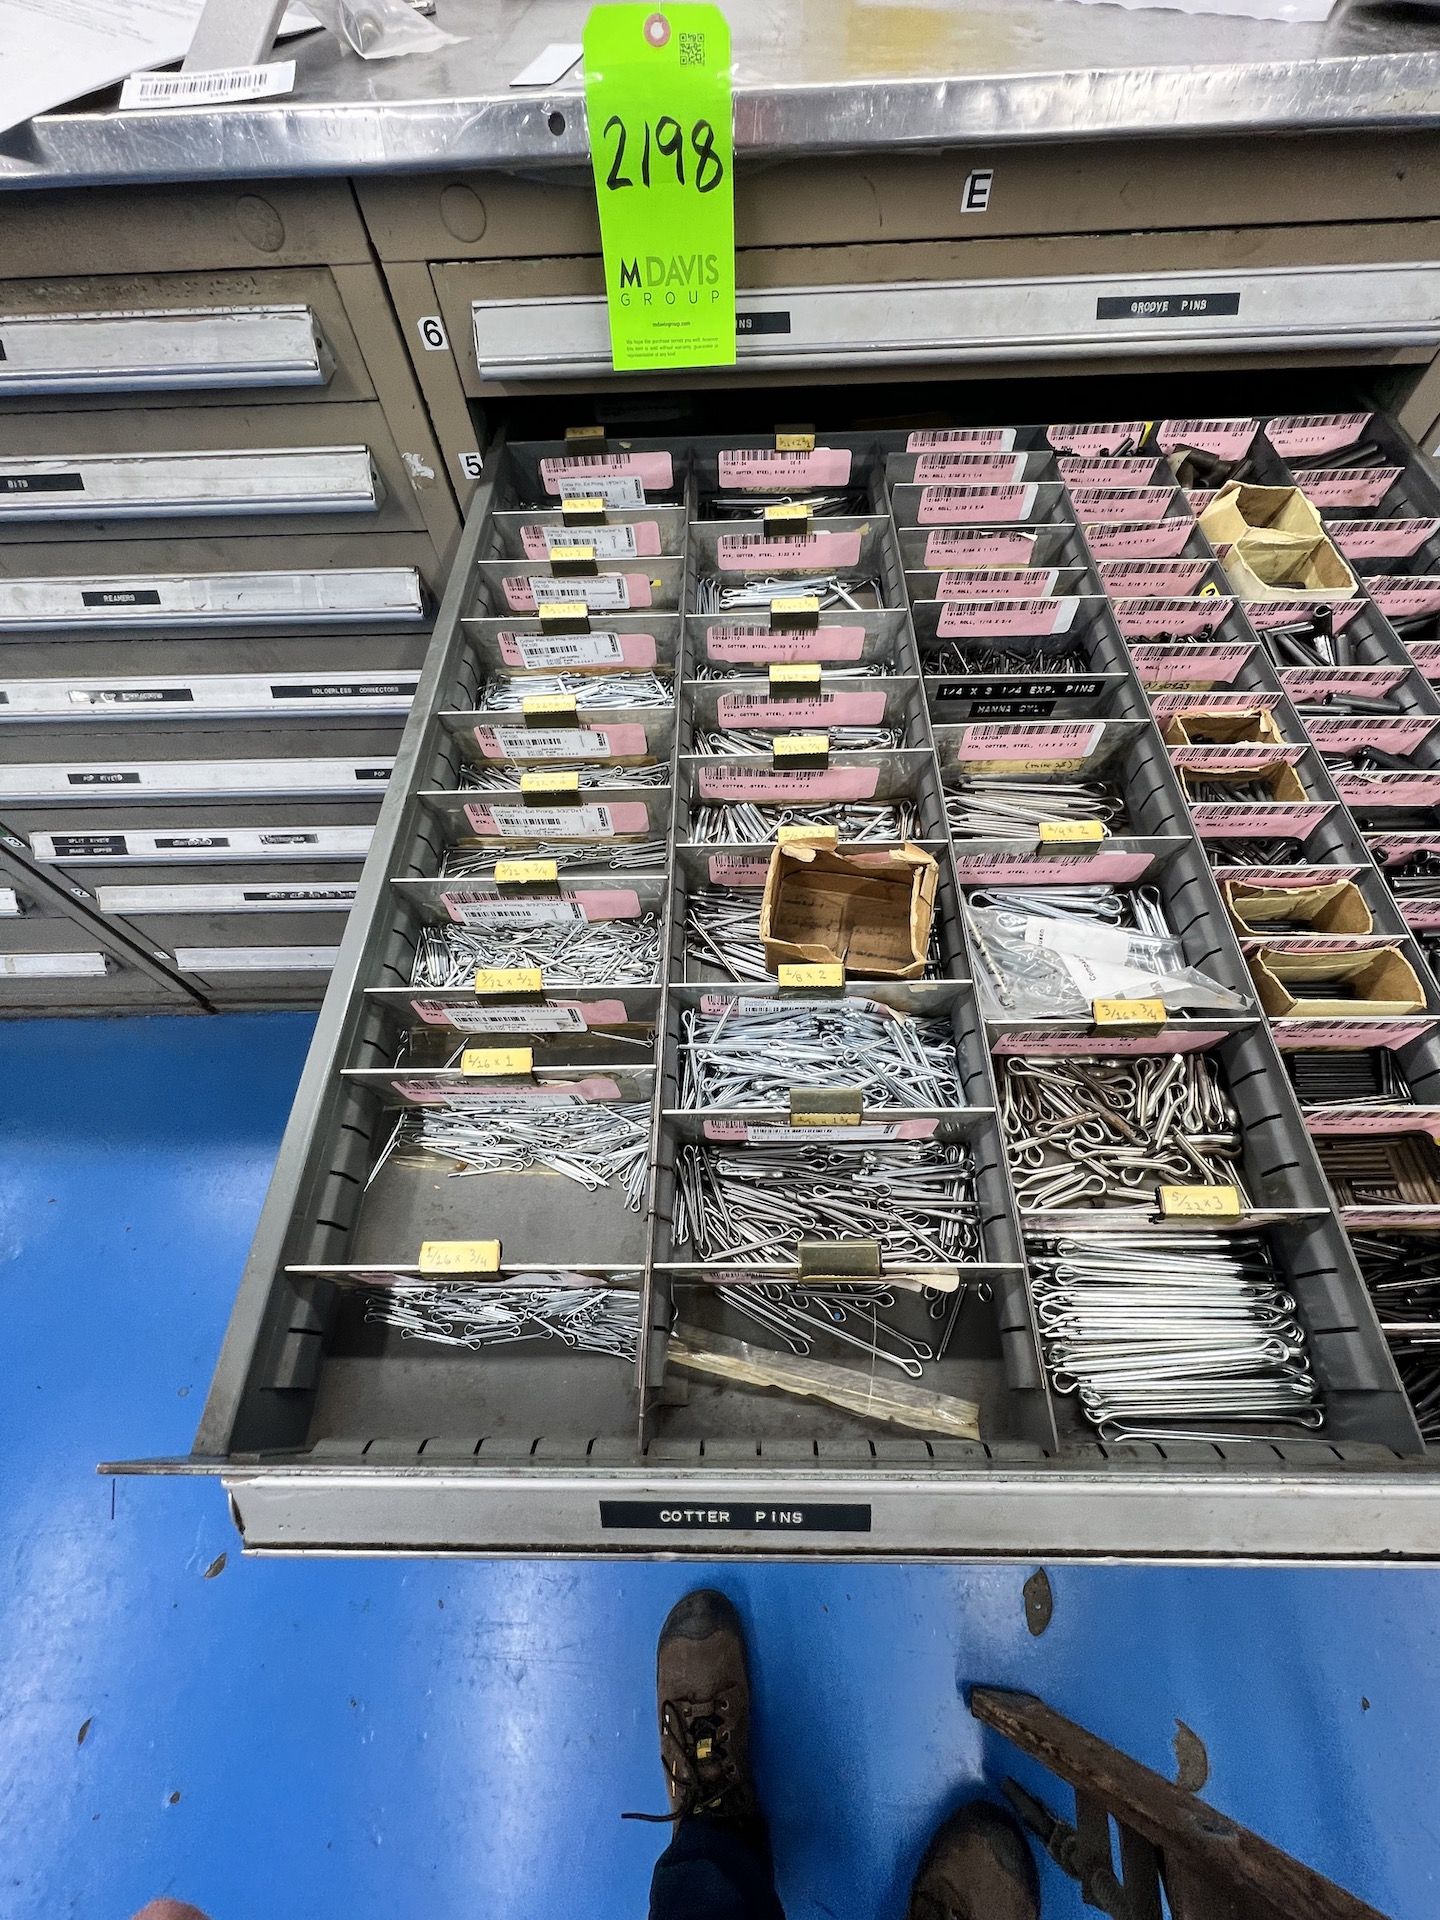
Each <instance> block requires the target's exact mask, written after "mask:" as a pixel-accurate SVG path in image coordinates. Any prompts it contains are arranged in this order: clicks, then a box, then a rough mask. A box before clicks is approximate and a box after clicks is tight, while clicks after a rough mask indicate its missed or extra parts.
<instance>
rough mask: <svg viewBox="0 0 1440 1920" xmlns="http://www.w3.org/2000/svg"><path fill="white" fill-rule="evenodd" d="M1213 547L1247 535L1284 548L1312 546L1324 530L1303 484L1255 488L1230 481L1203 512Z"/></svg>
mask: <svg viewBox="0 0 1440 1920" xmlns="http://www.w3.org/2000/svg"><path fill="white" fill-rule="evenodd" d="M1200 531H1201V532H1202V533H1203V534H1204V535H1205V537H1206V538H1207V539H1208V540H1209V542H1210V544H1211V546H1212V547H1233V546H1234V545H1235V543H1236V541H1237V540H1242V539H1244V537H1245V536H1246V535H1247V534H1258V535H1260V536H1262V542H1263V543H1268V544H1270V545H1273V546H1275V547H1276V548H1282V547H1284V546H1286V545H1299V546H1302V547H1303V546H1308V545H1309V543H1310V542H1311V541H1312V540H1316V539H1319V537H1320V536H1321V535H1322V534H1323V533H1324V531H1325V529H1324V526H1323V525H1322V524H1321V520H1320V515H1319V514H1318V513H1317V512H1316V511H1315V508H1314V506H1313V505H1312V504H1311V502H1310V501H1309V500H1307V499H1306V497H1305V495H1304V494H1303V493H1302V492H1301V491H1300V489H1299V487H1252V486H1247V485H1245V484H1244V483H1243V482H1241V481H1238V480H1228V481H1227V482H1226V483H1225V485H1224V486H1223V487H1221V489H1220V491H1219V492H1218V493H1217V494H1216V496H1215V498H1214V499H1213V500H1212V501H1211V502H1210V504H1209V505H1208V506H1207V507H1206V508H1205V509H1204V511H1203V512H1202V513H1201V515H1200Z"/></svg>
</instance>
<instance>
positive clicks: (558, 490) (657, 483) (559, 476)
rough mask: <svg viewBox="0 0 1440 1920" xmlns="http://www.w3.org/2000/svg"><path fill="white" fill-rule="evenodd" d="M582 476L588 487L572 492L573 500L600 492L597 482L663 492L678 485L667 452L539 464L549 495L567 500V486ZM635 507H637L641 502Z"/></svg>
mask: <svg viewBox="0 0 1440 1920" xmlns="http://www.w3.org/2000/svg"><path fill="white" fill-rule="evenodd" d="M582 476H583V478H584V481H585V485H584V487H583V488H574V489H573V490H572V493H571V496H570V497H571V498H572V499H573V498H576V497H577V496H578V497H580V498H583V497H584V496H585V495H586V494H593V493H595V492H598V491H599V489H598V488H594V487H592V485H591V482H592V481H594V480H597V479H620V480H638V481H639V483H640V485H641V486H642V487H656V488H658V489H659V490H660V491H661V492H665V491H668V489H669V488H671V487H673V486H674V484H675V468H674V464H673V462H672V461H671V458H670V455H669V454H668V453H666V452H659V453H585V454H564V455H560V456H557V457H556V458H554V459H550V460H542V461H541V462H540V478H541V480H542V481H543V482H544V483H545V491H546V492H547V493H551V494H560V495H561V497H562V498H564V492H563V485H564V482H565V481H567V480H569V481H575V480H578V479H580V478H581V477H582ZM602 497H603V496H602ZM634 504H636V505H637V506H638V505H640V504H641V502H639V501H637V502H635V503H634Z"/></svg>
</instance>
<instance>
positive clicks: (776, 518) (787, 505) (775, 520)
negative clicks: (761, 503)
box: [765, 500, 810, 527]
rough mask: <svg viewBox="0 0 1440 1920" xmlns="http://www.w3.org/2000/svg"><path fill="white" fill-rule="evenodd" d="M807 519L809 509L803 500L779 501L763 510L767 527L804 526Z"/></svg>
mask: <svg viewBox="0 0 1440 1920" xmlns="http://www.w3.org/2000/svg"><path fill="white" fill-rule="evenodd" d="M809 518H810V508H809V506H808V505H807V504H806V503H805V501H803V500H780V501H777V502H776V504H775V505H774V506H773V507H766V509H765V524H766V526H767V527H777V526H778V527H786V526H796V525H799V526H804V524H805V522H806V521H807V520H808V519H809Z"/></svg>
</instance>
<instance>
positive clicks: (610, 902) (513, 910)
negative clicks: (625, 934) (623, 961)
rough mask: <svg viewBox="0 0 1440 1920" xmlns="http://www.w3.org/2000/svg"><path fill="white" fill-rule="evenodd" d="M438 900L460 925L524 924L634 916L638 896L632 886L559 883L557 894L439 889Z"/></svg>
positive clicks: (637, 915) (623, 918)
mask: <svg viewBox="0 0 1440 1920" xmlns="http://www.w3.org/2000/svg"><path fill="white" fill-rule="evenodd" d="M440 903H441V905H442V906H443V907H444V909H445V911H446V912H447V913H448V914H449V916H450V918H451V919H452V920H458V921H459V922H460V923H461V924H462V925H463V926H479V925H486V924H491V923H494V924H498V925H505V924H508V925H511V926H520V927H523V926H528V925H530V924H532V920H533V922H537V923H538V922H540V921H544V920H589V921H592V922H593V921H596V920H638V919H639V918H640V896H639V894H638V893H637V892H636V891H635V889H634V888H633V887H562V888H561V890H560V892H559V893H558V894H532V895H529V896H528V897H527V896H526V895H524V894H518V893H517V894H499V893H478V892H475V891H473V890H471V889H459V888H457V889H456V890H455V891H454V892H446V893H442V894H441V896H440Z"/></svg>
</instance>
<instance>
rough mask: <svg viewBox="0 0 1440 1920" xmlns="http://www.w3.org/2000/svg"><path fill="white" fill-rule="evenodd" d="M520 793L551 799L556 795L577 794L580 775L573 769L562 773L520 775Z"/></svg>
mask: <svg viewBox="0 0 1440 1920" xmlns="http://www.w3.org/2000/svg"><path fill="white" fill-rule="evenodd" d="M520 791H521V793H522V794H528V793H543V794H546V795H549V796H551V797H553V796H554V795H555V794H557V793H579V791H580V775H579V774H578V773H576V772H575V770H574V769H573V768H571V769H570V770H569V771H568V772H562V773H522V774H521V776H520Z"/></svg>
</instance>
